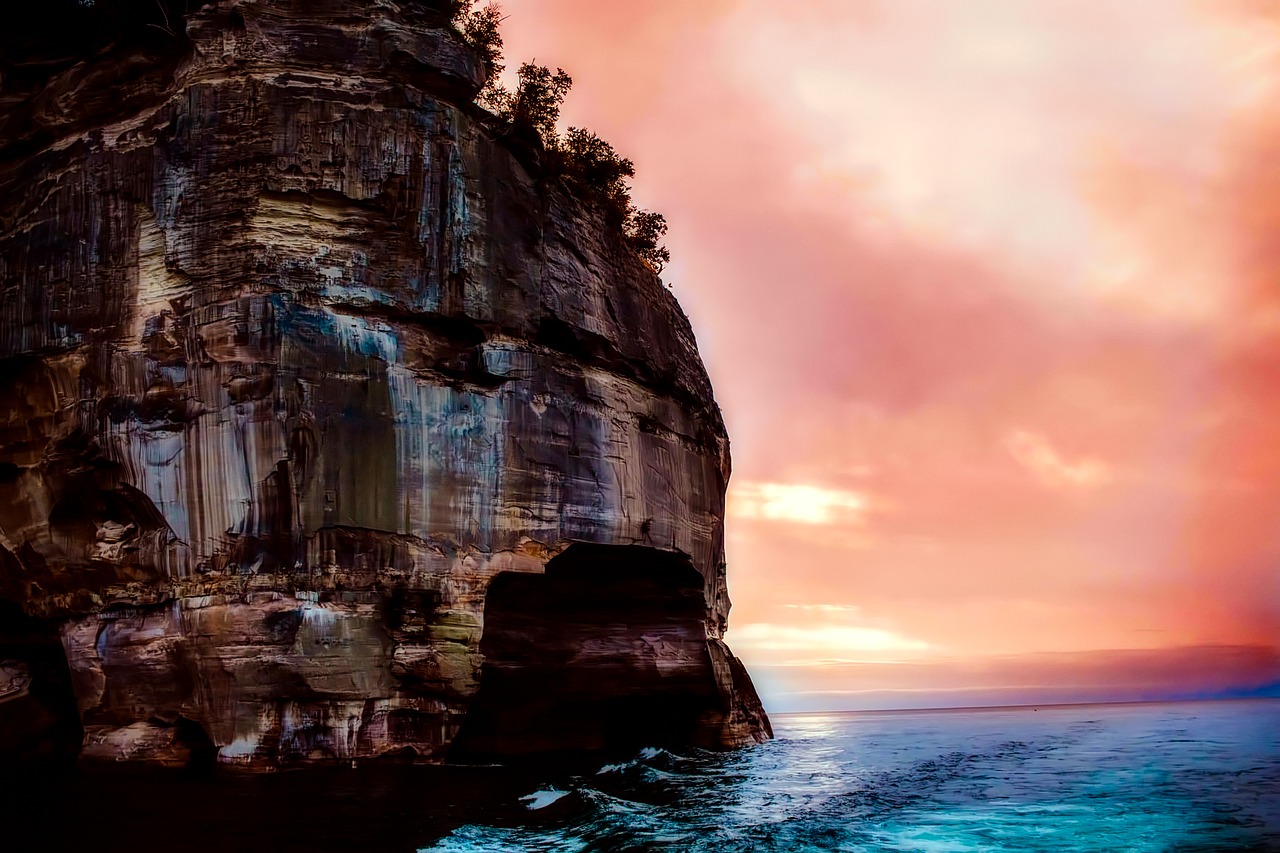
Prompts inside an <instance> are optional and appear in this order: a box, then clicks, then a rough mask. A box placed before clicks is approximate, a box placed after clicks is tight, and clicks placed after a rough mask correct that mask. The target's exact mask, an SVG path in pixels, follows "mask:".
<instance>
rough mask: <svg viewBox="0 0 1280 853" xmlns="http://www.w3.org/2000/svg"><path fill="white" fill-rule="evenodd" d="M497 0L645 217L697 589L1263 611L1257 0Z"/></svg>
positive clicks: (1132, 640) (1270, 373)
mask: <svg viewBox="0 0 1280 853" xmlns="http://www.w3.org/2000/svg"><path fill="white" fill-rule="evenodd" d="M504 8H505V9H506V11H507V12H508V14H509V20H508V22H507V28H506V33H507V41H508V55H509V57H510V59H511V61H512V62H515V61H518V60H519V59H520V58H526V57H537V58H538V60H539V61H541V62H544V63H548V64H552V65H561V66H563V67H565V68H566V69H567V70H568V71H569V72H570V73H571V74H573V75H574V78H575V88H574V91H573V92H572V93H571V94H570V97H569V102H568V104H567V105H566V109H565V116H566V121H567V123H572V124H585V125H587V126H589V127H592V128H593V129H595V130H597V131H599V132H600V133H601V134H602V135H603V136H605V137H606V138H607V139H609V140H610V141H612V142H613V143H614V144H615V145H616V146H617V147H618V149H619V150H620V151H621V152H623V153H624V154H625V155H626V156H630V157H632V158H634V159H635V161H636V163H637V169H638V176H637V182H636V195H637V197H638V199H639V201H640V202H641V203H642V204H644V205H647V206H652V207H655V208H657V209H660V210H662V211H663V212H664V213H666V214H667V217H668V220H669V222H670V224H671V231H670V234H669V240H668V243H669V246H670V248H671V250H672V253H673V256H674V260H673V263H672V265H671V267H670V268H669V270H668V273H667V275H666V278H667V279H668V280H669V281H671V282H672V283H673V285H674V289H675V292H676V293H677V295H678V296H679V297H680V299H681V301H682V303H683V305H684V306H685V309H686V310H687V311H688V313H689V315H690V317H691V319H692V321H693V323H694V327H695V330H696V331H697V333H698V336H699V340H700V342H701V347H702V352H703V354H704V357H705V359H706V361H707V364H708V368H709V370H710V372H711V375H712V380H713V382H714V384H715V387H716V391H717V395H718V397H719V400H720V402H721V405H722V406H723V408H724V410H725V416H726V420H727V422H728V425H729V430H730V435H731V437H732V439H733V442H734V470H735V474H734V483H733V485H732V486H731V488H732V489H733V490H734V491H733V493H732V495H731V509H733V508H734V507H737V511H736V513H735V514H734V517H732V518H731V520H730V526H729V530H730V538H729V559H730V573H731V577H730V582H731V588H732V592H733V598H734V601H735V611H734V616H733V624H734V625H739V624H741V625H761V624H767V625H774V626H782V627H783V628H784V629H785V628H786V627H787V626H791V627H792V628H798V627H802V626H803V624H804V622H805V619H806V618H808V617H811V615H812V614H801V613H800V612H799V611H786V612H776V611H775V610H774V609H773V608H774V605H775V604H776V602H777V601H778V600H779V595H780V592H785V593H786V597H787V598H788V599H789V600H791V601H803V602H812V603H820V602H824V601H825V602H828V603H830V602H844V603H848V604H851V605H857V606H859V607H861V608H862V611H861V612H862V613H863V615H864V616H865V617H866V618H868V619H870V620H872V621H874V620H877V619H879V620H885V622H886V624H891V625H892V627H891V628H883V630H889V631H892V632H894V636H902V637H908V638H911V639H912V640H913V641H914V640H918V641H919V642H921V643H924V644H925V645H926V646H927V647H928V648H929V649H935V650H936V649H947V650H948V654H951V655H961V656H963V655H992V654H1001V655H1011V656H1017V655H1039V654H1048V653H1055V652H1057V653H1068V652H1086V651H1088V652H1090V653H1094V652H1098V651H1100V650H1105V649H1138V648H1143V647H1159V648H1174V647H1182V646H1199V645H1205V644H1210V645H1213V644H1233V645H1241V646H1248V645H1252V644H1260V643H1261V644H1272V643H1274V638H1275V637H1276V636H1277V633H1278V629H1280V581H1277V577H1280V572H1277V570H1276V566H1277V561H1280V533H1276V532H1275V531H1277V530H1280V526H1277V524H1276V519H1277V514H1278V510H1277V508H1280V403H1276V402H1272V401H1273V400H1280V396H1277V395H1276V394H1275V393H1274V388H1275V384H1276V381H1277V380H1276V377H1277V376H1280V343H1278V341H1280V336H1278V333H1280V296H1277V295H1276V290H1275V286H1274V283H1275V282H1276V281H1277V280H1280V250H1277V249H1276V246H1277V245H1280V244H1277V243H1276V241H1275V237H1274V235H1275V234H1277V233H1280V213H1278V212H1277V208H1276V206H1275V204H1274V199H1275V198H1277V197H1280V171H1277V169H1276V168H1275V166H1274V164H1275V163H1277V162H1280V115H1277V113H1276V111H1275V110H1274V109H1273V108H1272V107H1271V106H1270V104H1271V103H1273V102H1274V100H1273V95H1274V92H1275V88H1274V84H1275V81H1276V80H1280V74H1278V72H1280V67H1277V65H1276V62H1277V60H1276V57H1277V56H1280V53H1278V52H1277V50H1276V46H1277V44H1280V41H1277V40H1276V39H1275V38H1274V36H1267V35H1266V34H1267V33H1274V32H1275V27H1274V24H1275V23H1276V22H1275V21H1261V22H1260V21H1259V19H1258V16H1260V15H1265V14H1269V12H1268V7H1267V6H1266V5H1265V4H1264V5H1262V6H1256V5H1250V4H1248V3H1243V2H1242V3H1240V4H1238V5H1225V4H1214V5H1212V6H1205V5H1203V4H1194V3H1191V2H1187V3H1185V4H1184V3H1168V2H1164V0H1144V1H1143V2H1134V3H1126V4H1115V3H1107V2H1102V0H1097V2H1087V3H1081V2H1077V0H1047V2H1044V3H1036V4H1026V3H1022V2H1014V0H999V1H998V0H982V2H978V3H973V4H965V5H964V8H963V14H961V13H960V12H959V11H957V10H951V9H950V7H947V8H943V7H941V6H939V5H938V4H935V3H929V2H892V3H890V2H876V1H875V0H861V2H857V3H847V2H835V0H815V2H812V3H807V4H801V5H798V6H797V5H796V4H792V5H789V6H787V7H785V9H784V8H783V7H779V6H777V5H776V4H768V3H764V2H763V0H734V1H733V2H730V0H725V2H716V3H706V4H693V5H690V4H682V3H674V2H662V0H647V2H639V3H634V4H626V5H625V6H621V5H614V4H601V3H594V2H590V0H539V2H537V3H535V2H532V0H515V1H514V2H507V3H505V4H504ZM1264 24H1265V26H1264ZM767 484H772V486H769V488H775V490H776V488H783V489H790V490H791V491H790V492H788V493H787V494H785V495H784V494H782V493H781V492H779V493H778V494H772V493H767V489H766V485H767ZM831 495H840V496H846V498H847V496H850V495H853V496H856V497H857V501H858V502H859V503H860V505H859V506H854V504H853V502H852V501H853V499H852V498H848V499H845V498H841V499H840V500H834V499H833V500H826V499H825V498H824V497H823V496H831ZM841 501H843V503H842V502H841ZM814 519H818V520H820V521H821V522H822V523H820V524H815V523H813V521H814ZM868 624H869V623H868ZM753 630H758V629H753ZM877 630H881V629H877ZM749 633H750V632H748V634H749ZM837 635H838V632H837V634H830V635H828V636H827V639H831V638H832V637H835V636H837ZM789 636H790V635H789ZM849 636H853V635H852V634H851V635H849ZM732 639H733V637H732V634H731V636H730V640H731V641H732ZM794 639H795V637H792V640H794ZM747 645H748V647H749V646H750V643H748V644H747ZM818 645H822V644H818ZM829 645H830V643H827V644H826V646H829ZM826 646H823V648H821V649H819V648H817V647H815V649H814V650H813V651H814V656H815V657H816V656H819V653H821V655H822V656H829V652H830V650H829V649H828V648H826ZM938 654H941V652H939V653H938ZM748 662H749V663H750V662H751V658H750V656H748ZM877 671H882V670H877ZM815 677H816V676H815ZM829 677H831V676H830V674H827V675H824V676H823V678H829ZM921 686H927V685H921Z"/></svg>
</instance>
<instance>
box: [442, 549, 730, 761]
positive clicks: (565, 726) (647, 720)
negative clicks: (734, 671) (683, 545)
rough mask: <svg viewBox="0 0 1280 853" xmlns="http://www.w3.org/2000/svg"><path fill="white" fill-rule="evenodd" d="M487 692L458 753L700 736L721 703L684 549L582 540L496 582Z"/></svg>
mask: <svg viewBox="0 0 1280 853" xmlns="http://www.w3.org/2000/svg"><path fill="white" fill-rule="evenodd" d="M484 618H485V631H484V635H483V637H482V639H481V643H480V650H481V652H482V653H483V654H484V660H485V662H484V669H483V673H482V676H481V683H480V690H479V692H478V693H477V695H476V697H475V699H474V700H473V702H472V705H471V707H470V709H469V711H468V713H467V717H466V721H465V722H464V723H463V726H462V729H461V731H460V732H459V734H458V737H457V739H456V740H455V741H454V744H453V746H452V749H451V751H450V756H449V757H450V759H451V760H454V761H464V762H466V761H477V760H492V759H496V758H499V757H500V758H501V759H502V760H503V761H508V762H509V761H512V760H520V759H521V758H526V759H533V758H536V757H542V758H545V757H547V756H548V755H551V754H559V755H569V754H574V753H610V754H624V753H634V752H635V750H637V749H639V748H641V747H646V746H679V745H685V744H689V743H691V742H694V741H695V740H696V736H697V731H698V726H699V724H700V723H701V722H702V721H703V720H704V718H705V717H706V715H707V714H708V713H709V712H713V711H714V709H716V708H718V707H719V699H718V695H717V691H716V686H715V680H714V677H713V674H712V669H711V661H710V657H709V654H708V651H707V639H706V603H705V599H704V595H703V578H702V575H701V574H699V573H698V571H697V570H696V569H695V568H694V567H693V565H692V563H691V562H690V561H689V558H688V556H687V555H684V554H677V553H672V552H669V551H660V550H658V549H655V548H646V547H641V546H621V545H594V544H588V543H575V544H573V545H571V546H569V548H567V549H566V550H565V551H564V552H562V553H561V554H559V555H558V556H556V557H554V558H552V559H551V560H550V561H549V562H548V563H547V566H546V572H545V574H531V573H521V572H503V573H501V574H499V575H498V576H497V577H495V578H494V579H493V581H492V583H491V584H490V586H489V592H488V595H487V598H486V600H485V617H484Z"/></svg>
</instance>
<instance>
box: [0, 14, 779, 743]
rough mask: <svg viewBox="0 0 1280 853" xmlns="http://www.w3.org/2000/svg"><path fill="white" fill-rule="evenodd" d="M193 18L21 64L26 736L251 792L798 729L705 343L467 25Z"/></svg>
mask: <svg viewBox="0 0 1280 853" xmlns="http://www.w3.org/2000/svg"><path fill="white" fill-rule="evenodd" d="M193 5H194V4H193ZM164 29H166V28H163V27H155V28H153V30H154V31H148V33H147V36H146V38H145V39H143V40H142V41H140V42H137V43H125V42H121V43H117V44H115V46H113V47H103V48H102V49H101V51H100V52H99V53H98V54H97V55H96V56H95V57H92V58H88V59H87V60H84V59H76V61H70V60H66V59H64V60H62V61H52V60H50V59H49V58H48V57H47V56H46V57H39V56H35V57H27V58H25V59H24V58H23V57H20V56H19V57H13V58H9V59H6V62H7V67H5V68H4V75H5V76H4V85H5V90H4V93H3V97H2V98H0V106H2V107H3V110H4V112H3V114H0V376H2V377H3V381H2V382H0V605H2V606H5V607H9V608H11V610H12V613H13V614H16V615H12V618H10V617H5V616H4V614H5V613H9V611H3V612H0V617H3V618H0V653H3V655H5V656H6V659H5V660H4V661H2V662H0V713H10V715H12V714H13V713H17V712H16V711H12V713H11V710H12V709H17V708H19V707H20V706H21V707H27V708H28V710H27V711H24V712H22V713H21V714H19V715H18V716H19V717H20V718H21V719H22V720H26V721H28V723H29V724H30V725H32V726H37V727H41V729H40V730H41V732H42V733H43V734H42V735H41V736H42V737H45V739H46V740H49V742H50V744H53V745H51V746H49V750H50V751H54V752H56V751H57V749H58V747H57V744H58V743H62V744H64V745H65V743H66V742H67V741H68V739H71V738H74V739H75V740H76V741H77V744H76V746H80V743H79V741H82V749H83V752H82V754H83V756H84V757H86V758H106V759H137V760H143V761H152V762H158V763H162V764H182V763H187V762H189V761H191V760H204V759H211V758H213V757H216V759H217V760H218V761H220V762H222V763H224V764H229V765H235V766H247V767H274V766H279V765H284V764H289V763H295V762H307V761H329V760H342V761H348V760H353V759H356V758H363V757H372V756H386V755H406V756H409V757H416V758H419V759H423V760H442V759H445V758H448V757H451V756H452V757H455V758H459V759H460V760H461V759H468V758H470V757H473V756H484V757H485V758H490V757H494V756H498V757H502V756H509V755H512V754H526V753H538V752H544V751H560V750H566V749H599V748H614V747H617V748H623V747H629V746H635V745H646V744H649V743H654V742H682V743H696V744H701V745H705V746H712V747H715V746H729V745H737V744H743V743H749V742H753V741H756V740H760V739H762V738H764V737H766V736H767V735H768V732H769V728H768V721H767V718H766V717H765V715H764V712H763V710H762V709H761V708H760V705H759V701H758V700H757V699H756V697H755V692H754V690H753V688H752V687H751V684H750V680H749V679H748V678H747V676H746V673H745V670H743V668H742V667H741V665H740V664H739V663H738V662H737V661H736V659H734V658H733V657H732V655H731V654H730V653H729V652H728V650H727V648H726V647H725V646H724V644H723V642H722V641H721V639H720V638H721V636H722V634H723V631H724V628H725V624H726V618H727V614H728V609H729V601H728V597H727V593H726V589H725V566H724V561H723V507H724V494H725V486H726V481H727V478H728V475H729V453H728V441H727V438H726V436H725V432H724V427H723V424H722V421H721V418H720V414H719V410H718V409H717V407H716V405H715V402H714V400H713V397H712V393H711V388H710V385H709V383H708V380H707V377H706V374H705V371H704V370H703V367H702V364H701V362H700V360H699V358H698V355H697V350H696V346H695V342H694V338H693V334H692V331H691V329H690V327H689V324H688V322H687V320H686V319H685V317H684V316H683V314H682V313H681V311H680V309H679V307H678V305H677V304H676V302H675V300H674V298H672V296H671V295H670V294H669V293H668V292H667V291H666V290H665V289H664V288H663V287H662V285H661V282H660V281H659V280H658V278H657V277H656V276H655V275H654V274H653V272H652V271H651V270H650V269H648V268H647V267H646V266H645V265H644V263H643V262H642V261H641V260H640V259H639V258H638V257H637V256H636V255H635V253H634V252H633V251H632V250H631V249H630V248H629V247H628V246H627V244H626V243H625V241H624V240H623V239H622V238H621V236H620V235H619V234H618V233H617V232H616V229H615V228H612V227H610V226H609V225H608V224H606V223H605V221H604V218H603V216H602V215H601V212H600V211H599V210H598V209H597V208H596V207H595V206H594V205H593V204H592V203H591V202H590V200H586V199H583V198H580V197H578V196H576V195H575V194H573V193H571V192H569V191H567V190H566V188H565V187H564V186H562V185H560V184H559V183H557V182H556V181H554V180H546V179H544V178H543V177H542V176H540V174H539V170H538V168H537V158H536V151H535V152H530V151H524V153H523V154H522V155H521V156H520V157H517V156H515V155H513V153H512V149H511V148H510V147H509V146H507V145H504V144H503V142H502V141H501V140H495V139H494V138H493V136H492V134H491V133H490V131H489V130H488V129H487V125H486V123H485V121H484V120H483V119H484V117H483V114H482V113H480V112H479V111H478V110H477V109H476V108H475V107H473V106H471V99H472V97H473V96H474V94H475V92H476V91H477V89H478V87H479V86H480V84H481V82H482V80H481V73H482V72H481V70H480V67H479V65H478V63H477V60H476V58H475V56H474V55H473V53H472V52H471V50H470V49H469V48H468V47H467V46H466V45H465V44H464V43H463V42H462V41H461V40H460V39H459V38H458V37H457V35H456V34H455V33H454V31H453V30H452V29H451V28H450V27H449V26H448V25H447V22H446V21H445V20H444V18H443V16H442V14H441V13H440V11H439V10H438V9H435V8H433V6H432V4H422V3H403V4H400V5H399V6H397V5H396V4H394V3H390V2H372V1H371V0H370V2H358V0H319V1H318V2H317V0H305V1H304V0H256V1H255V0H240V2H233V0H222V2H218V3H212V4H208V5H205V6H203V7H201V8H200V10H199V11H196V12H192V13H190V14H189V15H187V17H186V19H185V31H182V30H183V24H182V23H177V25H176V27H170V28H169V29H171V30H173V31H172V32H164ZM11 57H12V54H11ZM19 617H20V618H19ZM50 632H52V634H51V633H50ZM50 636H55V637H56V638H57V639H58V640H60V645H61V649H62V650H63V651H64V653H65V659H64V658H62V657H60V656H56V655H55V656H53V657H51V655H50V649H51V648H52V649H56V648H57V644H56V643H55V644H51V643H50V642H49V641H48V640H49V637H50ZM10 697H12V698H10ZM68 708H75V709H76V710H77V711H78V719H75V718H74V716H73V717H72V718H71V719H69V718H68V713H69V712H68V711H67V709H68ZM37 709H38V713H37ZM522 709H527V710H528V711H529V713H527V714H525V713H523V711H522ZM41 715H43V716H41ZM37 717H40V719H45V718H46V717H47V720H46V721H45V723H40V724H38V723H36V722H32V721H34V720H35V719H36V718H37ZM460 732H461V734H460ZM50 739H51V740H50ZM31 742H35V741H31ZM2 747H3V744H0V748H2Z"/></svg>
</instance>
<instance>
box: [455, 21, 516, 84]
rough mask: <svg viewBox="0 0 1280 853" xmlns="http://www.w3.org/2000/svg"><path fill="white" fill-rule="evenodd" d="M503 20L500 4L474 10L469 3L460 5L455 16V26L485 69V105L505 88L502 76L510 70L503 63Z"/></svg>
mask: <svg viewBox="0 0 1280 853" xmlns="http://www.w3.org/2000/svg"><path fill="white" fill-rule="evenodd" d="M502 21H503V16H502V7H500V6H499V5H498V4H496V3H489V4H488V5H486V6H482V7H481V8H479V9H473V8H472V7H471V3H470V2H468V3H467V4H465V5H460V6H459V8H458V11H457V12H456V13H455V17H454V26H456V27H457V28H458V32H460V33H462V37H463V38H464V39H466V40H467V44H469V45H471V46H472V47H473V48H475V51H476V53H477V54H479V56H480V64H481V65H482V66H484V73H485V84H484V88H483V89H481V90H480V96H479V100H480V101H481V103H482V104H483V103H484V101H485V100H486V98H487V97H492V94H493V93H494V92H496V91H497V90H498V89H500V88H501V87H502V84H501V83H499V82H498V75H500V74H501V73H502V72H503V70H505V69H506V66H505V65H503V64H502V33H501V32H499V30H498V27H499V25H500V24H501V23H502Z"/></svg>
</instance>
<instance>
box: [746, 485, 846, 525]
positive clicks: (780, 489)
mask: <svg viewBox="0 0 1280 853" xmlns="http://www.w3.org/2000/svg"><path fill="white" fill-rule="evenodd" d="M866 509H867V498H866V496H865V495H863V494H862V493H860V492H850V491H842V490H839V489H824V488H822V487H820V486H810V485H805V484H798V483H752V482H745V483H735V484H733V485H731V486H730V488H729V514H730V515H732V516H734V517H737V518H759V519H766V520H769V521H790V522H797V523H800V524H842V523H843V524H857V523H861V522H862V520H863V514H864V512H865V511H866Z"/></svg>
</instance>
